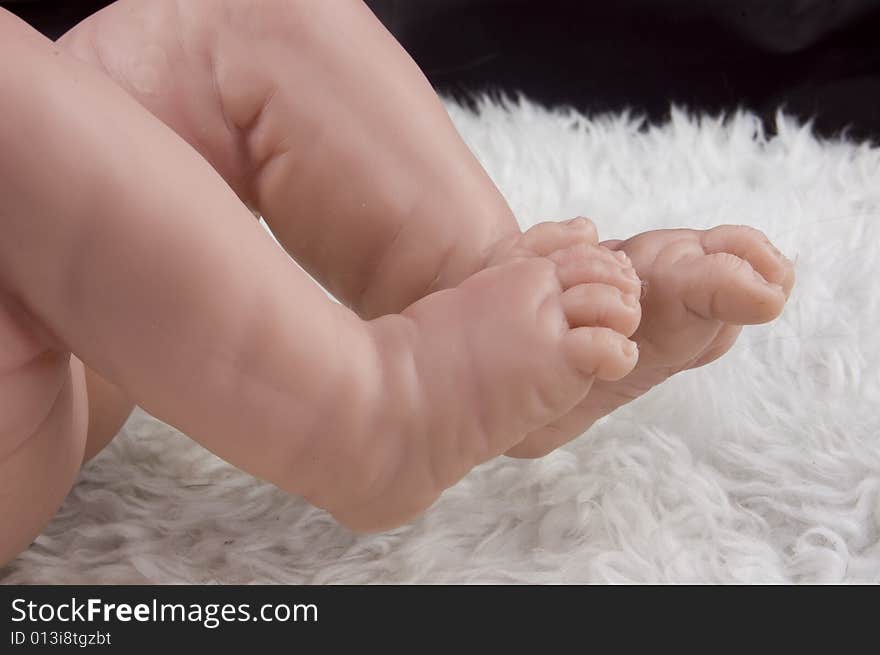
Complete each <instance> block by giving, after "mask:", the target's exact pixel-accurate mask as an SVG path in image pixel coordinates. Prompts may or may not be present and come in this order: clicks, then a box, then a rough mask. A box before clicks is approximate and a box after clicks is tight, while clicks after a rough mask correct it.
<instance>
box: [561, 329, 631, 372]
mask: <svg viewBox="0 0 880 655" xmlns="http://www.w3.org/2000/svg"><path fill="white" fill-rule="evenodd" d="M563 348H564V350H565V353H566V356H567V357H568V359H569V361H570V363H571V365H572V366H573V367H574V368H576V369H577V370H579V371H580V372H581V373H583V374H586V375H592V376H595V377H596V378H597V379H599V380H607V381H615V380H619V379H621V378H622V377H625V376H626V375H628V374H629V373H630V371H632V370H633V368H635V365H636V362H637V361H638V358H639V353H638V348H637V347H636V344H635V343H633V342H632V341H630V340H629V339H627V338H626V337H625V336H624V335H622V334H621V333H619V332H616V331H614V330H612V329H610V328H606V327H579V328H575V329H573V330H571V331H569V332H568V334H566V335H565V338H564V339H563Z"/></svg>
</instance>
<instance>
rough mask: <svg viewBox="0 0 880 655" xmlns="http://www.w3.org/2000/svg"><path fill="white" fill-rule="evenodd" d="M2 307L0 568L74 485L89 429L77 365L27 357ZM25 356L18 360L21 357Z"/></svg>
mask: <svg viewBox="0 0 880 655" xmlns="http://www.w3.org/2000/svg"><path fill="white" fill-rule="evenodd" d="M3 305H4V303H2V302H0V333H2V336H3V337H4V339H3V343H2V350H0V565H2V564H4V563H6V562H8V561H9V560H11V559H12V558H13V557H15V556H16V555H17V554H18V553H19V552H21V551H22V550H23V549H25V548H26V547H27V546H28V544H30V542H31V541H32V540H33V539H34V538H35V537H36V536H37V535H38V534H39V533H40V531H41V530H42V529H43V528H44V527H45V525H46V524H47V523H48V522H49V520H50V519H51V518H52V516H53V515H54V514H55V512H56V511H57V510H58V507H59V506H60V505H61V502H62V501H63V500H64V497H65V496H66V495H67V493H68V492H69V491H70V488H71V487H72V486H73V482H74V480H75V478H76V475H77V473H78V472H79V469H80V466H81V464H82V460H83V452H84V449H85V442H86V431H87V427H88V414H87V409H86V395H85V378H84V373H83V367H82V364H80V363H79V362H78V361H76V360H73V361H72V360H71V357H70V355H69V354H67V353H63V352H59V351H54V350H45V349H42V348H40V349H38V350H37V351H36V352H31V353H29V352H28V350H30V347H29V346H30V345H31V344H28V343H27V341H29V340H30V339H29V335H27V334H25V333H23V332H21V331H20V330H19V329H18V328H19V327H20V325H17V324H16V323H17V322H13V320H11V317H10V314H9V312H7V311H4V309H6V308H5V307H4V306H3ZM22 356H23V357H22Z"/></svg>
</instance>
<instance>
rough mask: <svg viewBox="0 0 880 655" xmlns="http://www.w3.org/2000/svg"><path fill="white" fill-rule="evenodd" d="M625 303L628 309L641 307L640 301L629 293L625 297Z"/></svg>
mask: <svg viewBox="0 0 880 655" xmlns="http://www.w3.org/2000/svg"><path fill="white" fill-rule="evenodd" d="M623 302H624V303H625V304H626V305H627V306H628V307H632V308H633V309H635V308H636V307H638V306H639V299H638V298H636V297H635V296H633V295H630V294H628V293H627V294H624V295H623Z"/></svg>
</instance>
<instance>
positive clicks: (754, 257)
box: [700, 225, 794, 295]
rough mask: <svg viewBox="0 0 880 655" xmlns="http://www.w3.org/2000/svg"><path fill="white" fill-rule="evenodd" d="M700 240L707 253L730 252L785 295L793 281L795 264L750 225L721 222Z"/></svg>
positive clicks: (703, 234)
mask: <svg viewBox="0 0 880 655" xmlns="http://www.w3.org/2000/svg"><path fill="white" fill-rule="evenodd" d="M700 242H701V244H702V246H703V249H704V250H705V252H706V253H707V254H710V255H711V254H716V253H725V252H726V253H730V254H732V255H736V256H737V257H739V258H740V259H743V260H745V261H747V262H748V263H749V265H750V266H751V267H752V269H754V270H755V271H757V272H758V273H759V274H760V275H761V276H762V277H763V278H764V279H765V280H766V281H767V282H769V283H770V284H778V285H779V286H781V287H782V288H783V290H784V291H785V293H786V295H787V294H788V292H789V291H791V287H792V285H793V284H794V267H793V266H792V264H791V262H790V261H789V260H788V259H786V258H785V256H784V255H783V254H782V253H781V252H779V250H778V249H777V248H776V247H775V246H774V245H773V244H772V243H771V242H770V240H769V239H768V238H767V236H766V235H765V234H764V233H763V232H761V230H757V229H755V228H753V227H749V226H747V225H719V226H718V227H714V228H712V229H711V230H706V231H705V232H703V233H702V235H701V237H700Z"/></svg>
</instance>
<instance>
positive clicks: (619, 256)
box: [614, 250, 629, 262]
mask: <svg viewBox="0 0 880 655" xmlns="http://www.w3.org/2000/svg"><path fill="white" fill-rule="evenodd" d="M614 256H615V257H617V260H618V261H621V262H628V261H629V257H627V256H626V253H625V252H623V251H622V250H615V251H614Z"/></svg>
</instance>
